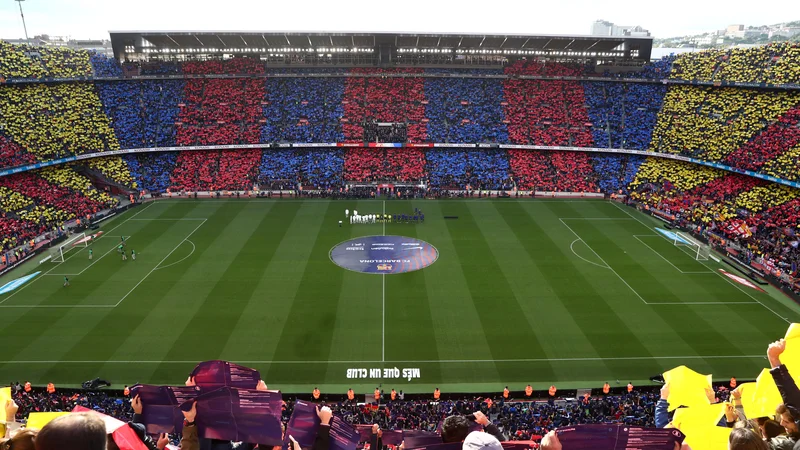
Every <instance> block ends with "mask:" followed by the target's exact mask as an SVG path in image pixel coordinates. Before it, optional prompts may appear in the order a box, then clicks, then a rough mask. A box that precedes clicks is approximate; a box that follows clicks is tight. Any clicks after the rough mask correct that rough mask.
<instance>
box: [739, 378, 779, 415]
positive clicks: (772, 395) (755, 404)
mask: <svg viewBox="0 0 800 450" xmlns="http://www.w3.org/2000/svg"><path fill="white" fill-rule="evenodd" d="M781 403H783V398H781V393H780V391H778V386H776V385H775V380H773V379H772V375H771V374H770V373H769V369H763V370H761V373H760V374H759V375H758V378H756V387H755V389H754V390H753V391H752V395H750V396H748V398H747V399H745V397H744V395H742V406H743V407H744V411H745V414H746V415H747V417H748V418H752V419H755V418H758V417H767V416H774V415H775V409H777V408H778V405H780V404H781Z"/></svg>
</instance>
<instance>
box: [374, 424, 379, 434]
mask: <svg viewBox="0 0 800 450" xmlns="http://www.w3.org/2000/svg"><path fill="white" fill-rule="evenodd" d="M378 431H381V427H380V426H379V425H378V424H377V423H374V424H372V434H378Z"/></svg>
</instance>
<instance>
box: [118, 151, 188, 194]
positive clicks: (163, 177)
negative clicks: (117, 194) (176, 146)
mask: <svg viewBox="0 0 800 450" xmlns="http://www.w3.org/2000/svg"><path fill="white" fill-rule="evenodd" d="M177 160H178V154H177V152H162V153H134V154H130V155H125V162H126V163H127V164H128V167H129V168H130V171H131V176H132V177H133V180H134V182H135V183H136V186H135V187H137V188H139V189H144V190H146V191H149V192H157V193H159V192H166V190H167V189H169V188H170V187H171V186H172V181H171V180H170V175H171V174H172V169H174V168H175V164H176V162H177Z"/></svg>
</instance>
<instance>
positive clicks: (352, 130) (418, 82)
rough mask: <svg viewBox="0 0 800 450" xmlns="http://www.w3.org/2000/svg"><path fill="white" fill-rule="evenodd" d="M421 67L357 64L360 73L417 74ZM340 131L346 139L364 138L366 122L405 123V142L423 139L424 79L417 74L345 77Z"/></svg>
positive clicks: (356, 70)
mask: <svg viewBox="0 0 800 450" xmlns="http://www.w3.org/2000/svg"><path fill="white" fill-rule="evenodd" d="M421 72H422V69H375V68H357V69H353V70H352V73H355V74H364V75H380V74H389V73H391V74H418V73H421ZM342 103H343V104H344V105H343V106H344V117H343V118H342V120H343V123H342V131H343V132H344V137H345V141H347V142H364V141H365V140H366V138H367V134H366V133H365V125H366V124H367V123H370V122H378V123H389V124H392V123H398V124H399V123H402V124H405V132H406V139H407V141H408V142H412V143H415V142H426V141H427V140H428V137H427V131H426V129H427V126H426V124H425V120H427V119H426V117H425V106H426V105H425V104H426V103H427V100H426V97H425V83H424V79H423V78H420V77H390V78H387V77H372V76H371V77H348V78H347V79H346V81H345V89H344V97H343V101H342Z"/></svg>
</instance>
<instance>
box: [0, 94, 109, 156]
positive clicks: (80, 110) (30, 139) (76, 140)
mask: <svg viewBox="0 0 800 450" xmlns="http://www.w3.org/2000/svg"><path fill="white" fill-rule="evenodd" d="M0 110H2V111H3V121H4V128H5V130H4V131H5V133H6V134H7V135H8V136H9V137H10V138H12V139H13V140H14V142H16V143H17V144H18V145H20V146H21V147H24V148H26V149H27V150H28V151H30V152H32V153H34V154H35V156H36V157H37V158H38V159H42V160H44V159H54V158H61V157H65V156H70V155H73V154H82V153H91V152H97V151H105V150H116V149H118V148H119V144H118V142H117V138H116V135H115V134H114V130H113V129H112V127H111V123H110V120H109V119H108V117H107V116H106V115H105V114H104V112H103V107H102V104H101V102H100V98H99V97H98V95H97V93H96V92H95V91H94V88H93V86H92V84H90V83H65V84H32V85H24V86H16V87H12V88H3V89H0Z"/></svg>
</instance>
